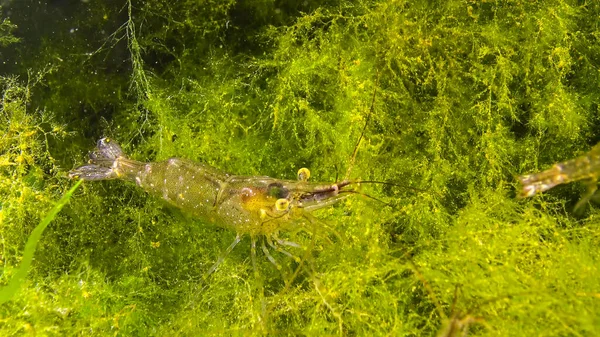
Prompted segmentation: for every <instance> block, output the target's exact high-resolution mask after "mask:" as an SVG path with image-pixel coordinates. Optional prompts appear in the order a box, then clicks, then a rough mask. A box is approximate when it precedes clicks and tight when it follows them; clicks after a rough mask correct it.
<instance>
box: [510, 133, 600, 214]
mask: <svg viewBox="0 0 600 337" xmlns="http://www.w3.org/2000/svg"><path fill="white" fill-rule="evenodd" d="M599 177H600V143H598V144H596V145H595V146H594V147H593V148H592V149H591V150H590V151H589V152H588V153H586V154H585V155H583V156H581V157H577V158H575V159H571V160H567V161H564V162H561V163H558V164H554V165H553V166H552V167H551V168H549V169H547V170H545V171H542V172H538V173H533V174H526V175H522V176H519V177H518V179H519V182H520V183H521V192H520V193H519V195H518V197H519V198H527V197H531V196H534V195H536V194H538V193H541V192H544V191H547V190H549V189H551V188H553V187H554V186H556V185H560V184H567V183H570V182H573V181H578V180H583V181H584V182H585V185H586V186H587V191H586V192H585V193H584V195H583V197H582V198H581V199H580V200H579V201H578V202H577V204H576V205H575V208H574V210H575V211H578V210H580V209H581V207H582V206H583V205H585V204H586V203H587V202H588V201H589V200H590V199H591V198H592V196H593V195H594V193H596V191H597V189H598V178H599Z"/></svg>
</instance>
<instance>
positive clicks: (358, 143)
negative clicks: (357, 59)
mask: <svg viewBox="0 0 600 337" xmlns="http://www.w3.org/2000/svg"><path fill="white" fill-rule="evenodd" d="M376 71H377V77H376V78H375V89H374V90H373V99H372V100H371V108H370V109H369V114H368V115H367V118H366V120H365V126H363V129H362V131H361V133H360V137H358V141H357V142H356V146H354V151H353V152H352V157H351V158H350V165H348V170H347V171H346V176H345V177H344V180H348V177H349V176H350V172H352V168H353V167H354V161H355V160H356V154H357V153H358V147H359V146H360V142H361V141H362V139H363V136H364V135H365V130H367V125H369V120H370V119H371V115H372V114H373V110H374V107H375V96H376V94H377V87H378V86H379V69H377V70H376Z"/></svg>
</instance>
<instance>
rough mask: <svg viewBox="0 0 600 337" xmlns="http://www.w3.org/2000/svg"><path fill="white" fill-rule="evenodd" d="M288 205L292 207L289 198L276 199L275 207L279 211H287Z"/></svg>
mask: <svg viewBox="0 0 600 337" xmlns="http://www.w3.org/2000/svg"><path fill="white" fill-rule="evenodd" d="M288 207H290V201H289V200H287V199H283V198H282V199H277V201H275V209H277V210H278V211H285V210H287V209H288Z"/></svg>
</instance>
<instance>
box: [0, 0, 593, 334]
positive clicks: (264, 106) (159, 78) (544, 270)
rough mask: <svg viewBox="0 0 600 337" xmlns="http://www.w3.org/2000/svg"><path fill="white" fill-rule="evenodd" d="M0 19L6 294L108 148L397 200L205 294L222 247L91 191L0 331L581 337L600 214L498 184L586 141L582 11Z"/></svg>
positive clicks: (19, 6) (219, 7) (63, 14)
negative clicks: (352, 187) (85, 170)
mask: <svg viewBox="0 0 600 337" xmlns="http://www.w3.org/2000/svg"><path fill="white" fill-rule="evenodd" d="M1 3H2V5H3V6H4V7H3V8H2V9H1V15H2V17H1V18H0V61H1V62H0V90H1V91H2V95H1V96H0V97H1V103H0V246H1V249H0V254H1V256H0V264H1V265H2V274H1V276H0V286H5V285H6V284H7V283H8V282H9V280H10V279H11V277H12V276H13V275H14V274H15V272H16V271H17V270H18V266H19V265H20V262H21V259H22V257H23V254H24V249H25V243H26V242H27V238H28V237H29V235H30V234H31V233H32V231H33V229H34V227H35V226H36V225H37V224H38V223H39V222H40V220H41V219H42V218H44V216H45V215H46V213H47V212H48V211H49V210H50V209H51V208H52V205H53V204H54V203H55V202H56V201H57V200H58V199H60V197H61V196H62V195H63V194H64V193H66V191H68V189H69V188H70V187H71V186H72V185H73V182H72V181H71V180H69V179H68V178H67V172H68V171H69V170H70V169H72V168H74V167H76V166H79V165H81V164H82V163H83V162H84V161H85V158H86V156H87V152H88V151H89V150H90V149H91V148H93V146H94V144H95V143H96V141H97V140H98V139H100V138H102V137H111V138H113V139H117V140H118V141H119V142H120V144H121V145H122V146H123V149H124V151H125V152H126V153H128V154H130V155H131V157H132V158H133V159H136V160H140V161H158V160H164V159H167V158H169V157H180V158H187V159H190V160H194V161H197V162H201V163H204V164H207V165H211V166H214V167H217V168H219V169H221V170H223V171H226V172H231V173H234V174H239V175H268V176H271V177H274V178H280V179H295V177H296V172H297V171H298V169H299V168H301V167H308V168H310V170H311V178H310V179H311V180H315V181H325V182H334V181H335V180H336V179H337V180H340V179H343V178H344V177H345V175H346V173H347V172H348V171H349V170H348V169H349V167H350V166H352V170H351V171H350V177H349V178H350V179H354V180H376V181H386V182H391V183H394V184H395V185H382V186H366V185H365V186H364V187H363V190H362V192H363V193H365V194H368V195H369V196H372V197H374V198H377V199H379V200H382V201H384V202H378V201H374V200H372V199H369V198H366V197H362V196H360V195H356V196H354V197H352V198H348V199H345V200H344V201H343V202H341V203H338V204H337V205H335V206H332V207H329V208H327V209H323V210H319V211H318V212H315V213H314V215H315V216H316V217H317V218H319V219H320V221H321V222H322V223H323V224H324V225H323V226H327V227H329V228H331V229H332V230H325V229H324V228H319V226H315V228H314V230H311V231H307V232H306V233H296V234H294V235H295V237H294V240H296V241H297V242H298V243H299V244H301V245H302V246H303V247H305V248H306V249H304V250H302V249H299V250H298V251H296V253H298V254H297V255H299V256H301V257H302V261H300V262H298V261H296V260H294V259H291V258H289V257H287V256H285V255H283V254H279V253H277V252H274V253H273V254H274V256H275V257H276V258H277V259H278V261H279V262H280V263H281V265H282V268H281V271H279V270H277V269H276V268H274V266H273V265H272V264H271V263H270V262H269V261H268V259H266V258H265V257H264V256H263V255H262V254H261V252H260V251H259V252H258V255H259V258H258V259H257V264H258V266H257V270H258V273H255V272H254V271H253V267H252V263H251V261H250V242H249V240H244V241H242V242H241V243H240V244H239V245H238V246H237V247H236V249H235V250H233V252H232V253H231V254H229V255H228V256H227V258H226V260H225V261H224V262H223V263H222V264H221V265H220V266H219V269H218V270H217V271H216V272H215V273H213V274H212V275H211V277H210V278H209V279H208V280H206V282H204V278H203V277H204V275H205V273H206V272H207V270H208V269H209V268H210V267H211V266H212V265H213V264H214V262H215V261H216V260H217V259H218V258H219V257H220V256H222V254H223V252H224V250H225V249H226V248H227V246H228V245H229V243H230V242H231V241H233V239H234V237H235V233H234V232H231V231H229V230H226V229H223V228H220V227H217V226H215V225H214V224H210V223H205V222H202V221H200V220H198V219H195V218H194V217H192V216H190V215H189V214H186V213H183V212H181V211H179V210H177V209H174V208H172V207H170V206H168V205H166V204H165V203H163V202H162V201H160V200H158V199H157V198H153V197H151V196H148V195H146V194H145V193H144V192H143V191H140V190H138V189H136V188H135V186H134V185H132V184H126V183H121V182H116V181H107V182H99V183H97V184H89V183H85V184H83V185H82V186H81V187H80V188H79V189H78V190H77V192H75V194H74V195H73V197H72V199H71V201H70V203H69V204H68V205H66V206H65V207H64V208H63V210H62V212H61V213H60V214H58V215H57V216H56V217H55V218H54V220H53V222H52V225H51V226H50V227H49V228H48V229H47V230H46V231H45V232H44V234H43V236H42V238H41V240H40V243H39V244H38V250H37V252H36V253H35V259H34V261H33V264H32V269H31V271H30V273H29V275H28V276H27V279H26V281H25V282H24V284H23V285H22V288H21V290H20V291H19V292H18V293H17V294H16V296H14V298H13V299H12V300H11V301H9V302H7V303H4V304H2V305H1V306H0V317H1V318H2V319H1V320H0V335H2V336H13V335H28V334H34V333H35V334H42V335H56V336H62V335H96V336H105V335H109V334H110V335H125V336H127V335H133V336H139V335H155V336H169V335H182V336H197V335H224V334H225V335H265V334H276V335H310V336H313V335H341V336H346V335H357V336H364V335H400V336H422V335H436V334H438V333H447V334H448V333H450V332H455V333H456V334H458V333H459V332H460V333H462V331H459V330H452V328H456V327H458V325H459V324H463V325H466V326H462V327H460V329H463V328H466V329H468V333H469V335H471V336H479V335H485V336H495V335H497V336H511V335H512V336H524V335H525V336H532V335H533V336H539V335H546V336H558V335H561V336H563V335H575V336H590V335H599V334H600V281H599V280H600V270H599V265H600V264H599V261H598V260H599V258H598V256H599V254H600V205H599V204H596V203H594V202H593V201H594V200H593V199H594V198H592V202H590V203H589V205H588V206H587V207H586V208H585V211H584V212H583V214H575V213H574V212H573V207H574V205H575V204H576V203H577V201H578V200H579V198H580V195H581V193H582V192H584V191H585V189H586V187H585V186H584V185H583V184H570V185H564V186H560V187H556V188H554V189H552V190H550V191H547V192H545V193H543V194H542V195H540V196H536V197H534V198H528V199H522V200H517V198H516V196H517V194H518V191H517V190H516V188H517V187H518V182H517V181H516V179H515V177H516V176H518V175H521V174H525V173H529V172H537V171H541V170H545V169H547V168H550V167H551V166H552V165H553V164H554V163H557V162H561V161H565V160H568V159H571V158H575V157H578V156H580V155H582V154H584V153H585V152H587V151H589V150H590V149H591V148H592V146H593V145H595V144H596V143H598V141H599V140H600V132H599V131H598V130H600V118H599V117H598V116H599V114H598V103H599V101H600V88H599V87H598V83H600V27H599V26H598V24H597V22H599V20H600V4H599V3H598V2H594V1H562V0H554V1H544V2H534V1H503V2H499V1H483V0H482V1H475V0H469V1H458V0H451V1H434V0H429V1H401V0H388V1H384V0H382V1H361V0H359V1H352V2H348V1H327V2H322V1H311V0H308V1H287V2H282V1H257V2H254V1H235V0H228V1H217V0H206V1H201V2H193V1H176V2H173V1H167V0H151V1H134V0H121V1H81V2H67V1H41V2H39V1H30V0H20V1H3V2H1ZM374 94H375V95H374ZM373 96H375V99H374V100H373ZM371 110H372V113H371V115H370V117H368V116H369V114H370V111H371ZM367 118H368V119H369V120H368V123H367V124H366V125H367V127H366V129H365V132H364V136H363V138H362V141H361V142H360V146H359V148H358V152H357V156H356V160H355V161H354V162H353V164H351V162H352V161H351V157H352V155H353V151H354V149H355V145H356V143H357V142H358V140H359V138H360V136H361V132H362V131H363V127H364V125H365V122H366V121H367ZM401 186H404V187H401ZM336 234H337V235H336Z"/></svg>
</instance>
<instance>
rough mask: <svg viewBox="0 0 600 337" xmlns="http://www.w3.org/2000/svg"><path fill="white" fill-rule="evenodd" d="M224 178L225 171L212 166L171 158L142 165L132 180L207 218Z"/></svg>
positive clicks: (151, 191)
mask: <svg viewBox="0 0 600 337" xmlns="http://www.w3.org/2000/svg"><path fill="white" fill-rule="evenodd" d="M226 178H227V175H226V174H224V173H221V172H220V171H218V170H216V169H214V168H212V167H209V166H206V165H202V164H198V163H194V162H191V161H188V160H185V159H178V158H171V159H168V160H166V161H162V162H156V163H148V164H146V165H145V166H144V168H143V169H142V170H141V171H140V173H139V175H138V176H137V177H136V183H137V184H138V185H139V186H140V187H142V188H143V189H144V190H146V191H147V192H148V193H150V194H153V195H156V196H159V197H161V198H163V199H164V200H166V201H167V202H169V203H170V204H173V205H174V206H176V207H179V208H181V209H183V210H184V211H187V212H189V213H191V214H194V215H196V216H200V217H203V218H207V219H208V220H210V213H211V212H212V210H213V208H214V203H215V201H216V199H217V196H218V193H219V191H220V190H221V189H222V187H223V185H224V181H225V180H226Z"/></svg>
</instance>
